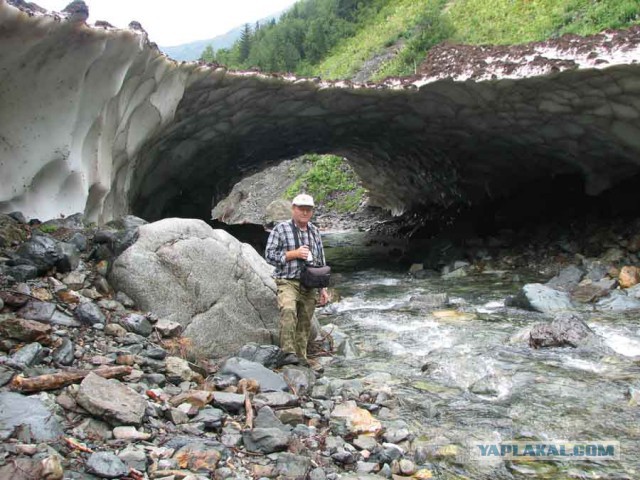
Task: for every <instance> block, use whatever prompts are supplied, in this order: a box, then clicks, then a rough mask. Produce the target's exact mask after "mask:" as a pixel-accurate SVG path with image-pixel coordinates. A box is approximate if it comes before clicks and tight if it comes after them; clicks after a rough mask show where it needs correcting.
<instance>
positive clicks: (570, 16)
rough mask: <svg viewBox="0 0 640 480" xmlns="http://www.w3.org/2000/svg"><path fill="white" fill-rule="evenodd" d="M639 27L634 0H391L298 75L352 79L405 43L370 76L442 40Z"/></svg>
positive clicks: (403, 68)
mask: <svg viewBox="0 0 640 480" xmlns="http://www.w3.org/2000/svg"><path fill="white" fill-rule="evenodd" d="M638 23H640V2H638V0H451V1H449V2H446V1H444V0H393V1H391V2H390V3H389V5H388V6H387V7H385V8H384V9H383V10H381V11H380V13H379V14H378V15H377V16H376V17H374V18H373V19H372V20H370V21H369V22H368V23H367V24H365V25H362V26H361V28H360V29H359V30H358V33H357V34H356V35H355V36H354V37H351V38H347V39H345V40H344V41H343V42H341V43H340V44H339V45H337V46H336V47H335V48H334V49H333V50H332V51H331V52H330V54H329V55H328V56H326V57H325V58H324V60H323V61H322V62H321V63H319V64H317V65H313V66H311V67H306V68H305V71H304V72H301V73H304V74H312V75H319V76H321V77H323V78H328V79H337V78H349V77H352V76H353V75H354V74H355V73H356V72H357V71H358V70H360V69H361V68H362V65H363V64H364V62H365V61H366V60H368V59H370V58H372V57H373V56H375V55H376V54H379V53H381V52H383V51H384V50H385V48H388V47H389V46H391V45H393V44H394V42H396V41H397V40H399V39H400V38H404V39H405V40H406V43H405V46H404V51H402V52H401V54H400V55H399V56H398V57H397V58H396V59H395V60H392V61H391V62H389V63H387V64H386V65H384V66H383V67H382V69H381V70H380V71H379V72H378V75H376V78H377V79H380V78H383V77H385V76H387V75H407V74H411V73H413V68H414V65H415V64H416V63H420V62H421V61H422V59H423V58H424V54H425V53H426V50H428V48H429V47H431V46H432V45H433V44H435V43H437V42H440V41H442V40H445V39H450V40H454V41H457V42H463V43H471V44H509V43H524V42H530V41H538V40H545V39H548V38H551V37H557V36H559V35H562V34H565V33H577V34H580V35H588V34H593V33H598V32H600V31H602V30H604V29H607V28H624V27H628V26H630V25H633V24H638Z"/></svg>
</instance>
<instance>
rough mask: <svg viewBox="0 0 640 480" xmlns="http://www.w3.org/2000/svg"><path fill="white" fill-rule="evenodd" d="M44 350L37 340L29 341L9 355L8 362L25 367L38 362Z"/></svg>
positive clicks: (43, 354)
mask: <svg viewBox="0 0 640 480" xmlns="http://www.w3.org/2000/svg"><path fill="white" fill-rule="evenodd" d="M45 354H46V352H45V351H44V350H43V348H42V345H40V344H39V343H38V342H34V343H29V344H28V345H25V346H24V347H22V348H21V349H20V350H18V351H17V352H15V353H14V354H13V355H11V358H10V360H9V362H8V363H9V364H10V365H11V366H16V367H18V368H26V367H30V366H32V365H35V364H36V363H39V362H40V361H42V359H43V358H44V356H45Z"/></svg>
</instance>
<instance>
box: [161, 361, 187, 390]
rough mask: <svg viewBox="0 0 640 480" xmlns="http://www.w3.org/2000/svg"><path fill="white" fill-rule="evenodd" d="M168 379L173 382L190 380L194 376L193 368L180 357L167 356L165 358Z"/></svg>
mask: <svg viewBox="0 0 640 480" xmlns="http://www.w3.org/2000/svg"><path fill="white" fill-rule="evenodd" d="M165 365H166V375H167V380H169V381H170V382H171V383H174V384H178V383H180V382H185V381H186V382H188V381H190V380H191V379H192V378H193V370H191V367H189V362H187V361H186V360H184V359H182V358H180V357H167V358H166V359H165Z"/></svg>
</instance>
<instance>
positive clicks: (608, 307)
mask: <svg viewBox="0 0 640 480" xmlns="http://www.w3.org/2000/svg"><path fill="white" fill-rule="evenodd" d="M596 308H597V309H598V310H603V311H611V312H625V311H627V310H637V309H640V299H637V298H634V297H630V296H628V295H627V294H626V293H624V292H621V291H619V290H614V291H613V292H611V294H609V296H608V297H605V298H603V299H602V300H600V301H599V302H598V303H597V304H596Z"/></svg>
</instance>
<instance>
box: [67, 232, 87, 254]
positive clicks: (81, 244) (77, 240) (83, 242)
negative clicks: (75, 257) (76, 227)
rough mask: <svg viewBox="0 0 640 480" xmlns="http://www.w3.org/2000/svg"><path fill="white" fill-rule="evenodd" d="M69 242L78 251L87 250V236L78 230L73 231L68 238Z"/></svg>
mask: <svg viewBox="0 0 640 480" xmlns="http://www.w3.org/2000/svg"><path fill="white" fill-rule="evenodd" d="M69 243H70V244H72V245H73V246H75V247H76V248H77V249H78V251H80V252H86V251H87V237H86V236H85V235H84V234H82V233H80V232H76V233H74V234H73V236H72V237H71V238H70V239H69Z"/></svg>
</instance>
